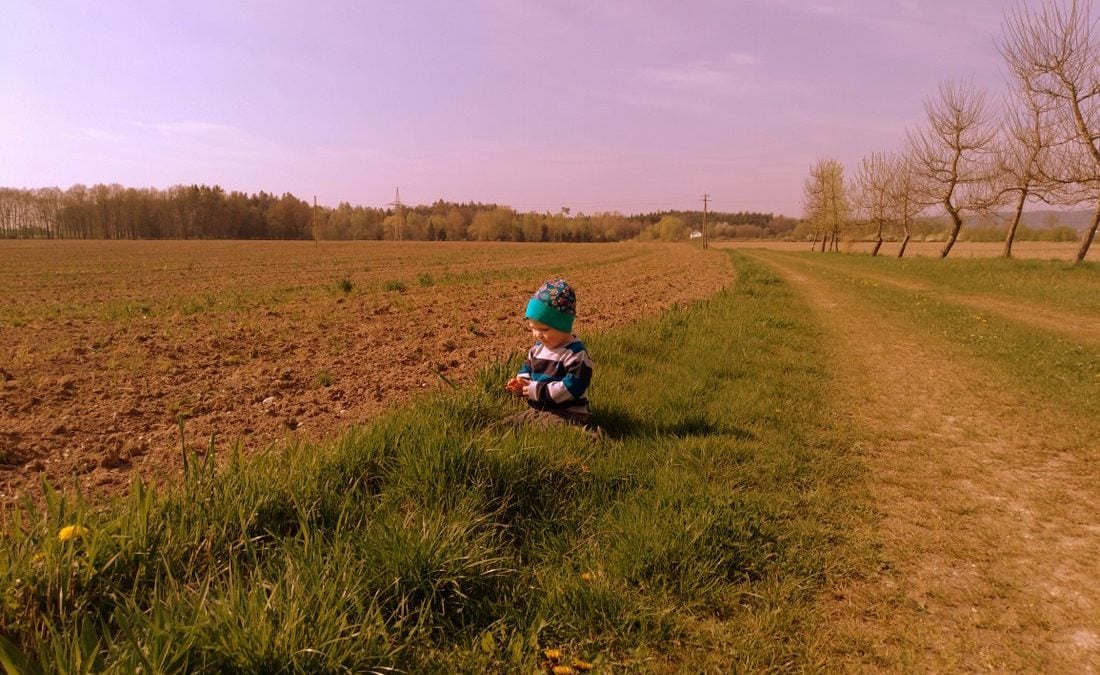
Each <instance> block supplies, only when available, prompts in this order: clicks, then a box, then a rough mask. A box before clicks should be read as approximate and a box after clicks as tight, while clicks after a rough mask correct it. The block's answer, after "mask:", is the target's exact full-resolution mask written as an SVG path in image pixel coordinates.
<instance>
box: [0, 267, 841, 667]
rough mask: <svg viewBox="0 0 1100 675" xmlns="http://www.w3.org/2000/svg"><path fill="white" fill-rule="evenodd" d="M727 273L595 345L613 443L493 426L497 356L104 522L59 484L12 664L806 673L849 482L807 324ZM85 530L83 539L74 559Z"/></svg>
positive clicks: (8, 601) (5, 551)
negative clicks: (475, 378) (465, 375)
mask: <svg viewBox="0 0 1100 675" xmlns="http://www.w3.org/2000/svg"><path fill="white" fill-rule="evenodd" d="M737 260H738V267H739V276H738V279H737V282H736V284H735V285H734V286H733V287H732V288H730V289H728V290H726V291H724V292H722V293H720V294H719V295H718V296H716V297H715V298H713V299H712V300H709V301H707V302H703V303H700V304H698V305H695V306H692V307H688V308H674V309H673V310H671V311H669V312H667V313H665V314H664V315H663V316H661V317H660V318H659V319H656V320H653V321H648V322H644V323H640V324H636V325H634V326H632V327H630V328H628V329H625V330H622V331H619V332H616V333H614V334H608V335H598V336H587V338H588V339H586V342H587V343H588V345H589V348H590V350H591V352H592V353H593V354H594V355H595V358H596V360H597V369H596V378H595V380H594V384H593V389H592V391H591V398H592V400H593V401H594V408H593V412H594V414H595V416H596V419H597V420H598V421H599V422H600V423H601V425H602V426H603V427H604V428H605V430H606V431H607V432H608V435H609V436H610V438H609V439H605V440H594V439H593V438H591V437H590V436H588V435H586V434H585V433H583V432H581V431H580V430H577V429H571V428H565V429H556V430H545V431H535V430H526V431H521V432H518V433H517V432H513V431H508V430H505V429H502V428H499V426H498V425H497V424H496V420H499V419H500V418H502V417H504V416H505V415H507V414H509V413H510V412H512V411H515V410H516V407H515V406H516V402H515V401H513V400H511V399H510V398H508V397H507V396H506V395H505V394H504V393H503V389H502V387H503V383H504V382H505V380H506V379H507V377H508V375H509V374H510V373H512V372H513V369H514V366H515V364H514V363H513V364H497V365H495V366H493V367H490V368H488V369H487V370H486V371H485V372H484V373H482V375H481V376H480V380H479V382H478V383H477V384H476V385H473V386H469V387H466V388H464V389H461V390H459V391H450V390H448V391H447V392H445V393H441V394H438V395H436V396H433V397H430V398H427V399H424V400H422V401H420V402H419V403H417V404H415V405H413V406H410V407H409V408H407V409H403V410H400V411H397V412H394V413H393V414H391V415H389V416H387V417H385V418H383V419H381V420H379V421H377V422H376V423H374V424H372V425H370V426H368V427H366V428H360V429H355V430H352V431H350V432H349V433H348V434H347V435H345V436H344V437H343V438H341V439H339V440H338V441H336V442H334V443H332V444H330V445H326V446H319V447H314V446H303V447H286V448H281V449H276V450H273V451H272V452H269V453H267V454H265V455H262V456H258V457H256V458H255V459H252V460H249V461H245V460H241V459H240V458H239V457H237V456H236V453H234V452H232V451H218V450H217V449H215V448H210V449H209V450H208V451H207V452H206V454H205V456H204V458H202V459H200V458H197V457H192V458H191V461H190V462H189V463H188V464H187V467H188V468H187V472H186V476H185V479H184V481H183V484H182V486H181V487H180V488H179V489H178V490H175V491H172V492H169V493H165V494H158V493H155V492H154V491H152V490H151V489H149V488H147V487H145V486H144V485H142V484H141V483H140V482H138V481H137V480H135V483H134V484H133V487H132V489H131V490H130V494H129V495H128V496H127V497H125V498H123V499H121V500H119V501H117V502H114V503H111V504H109V505H106V506H101V507H97V508H91V507H89V506H87V505H86V504H84V503H83V502H82V501H81V500H80V499H79V497H73V496H67V497H64V496H62V495H60V494H58V493H56V492H53V491H52V490H49V489H48V488H47V489H46V500H45V502H46V503H45V507H44V508H42V509H35V508H33V507H31V506H29V505H28V507H27V510H26V512H25V513H24V514H23V515H22V516H20V517H17V518H14V519H12V521H11V522H9V524H8V526H7V530H6V533H5V534H4V538H3V543H2V545H0V636H2V637H3V638H4V642H3V643H0V647H2V649H0V655H3V658H6V659H8V661H7V662H8V663H14V662H15V661H18V660H21V659H22V660H25V662H26V663H25V664H24V666H25V668H26V669H27V670H28V671H34V670H41V671H44V672H50V671H54V670H59V671H62V672H78V671H85V672H87V671H91V670H103V671H105V672H127V673H129V672H135V671H136V670H137V669H138V668H140V669H142V671H143V672H147V673H151V672H170V671H186V672H193V671H199V672H219V673H221V672H228V673H234V672H240V673H245V672H248V673H251V672H273V671H279V672H344V671H347V670H352V671H357V672H359V671H365V672H372V671H373V672H392V670H390V669H398V670H399V671H404V672H417V673H424V672H429V673H430V672H440V673H451V672H478V673H480V672H515V671H520V672H533V671H534V670H535V669H537V667H538V666H539V664H540V653H541V650H542V649H544V648H547V647H555V648H560V649H562V650H563V652H564V653H565V655H566V657H567V658H568V659H572V658H583V659H586V660H588V661H594V662H596V664H597V667H598V668H601V669H603V670H605V671H614V672H622V671H628V672H629V671H636V672H646V671H650V670H666V671H667V670H670V669H672V670H685V671H689V672H698V671H701V670H708V669H709V670H715V671H720V672H736V671H742V670H778V669H783V670H791V669H799V668H812V667H814V664H815V663H816V661H815V659H816V658H817V656H816V653H817V652H816V651H815V643H816V640H817V638H816V636H815V635H816V634H815V627H816V626H818V625H819V622H820V620H821V617H820V616H819V615H818V609H817V605H816V599H817V596H818V593H819V592H820V590H821V589H822V588H823V587H824V585H826V584H828V583H829V582H830V580H832V579H835V578H836V577H837V576H838V575H843V574H845V573H847V571H848V570H849V569H850V568H851V567H852V565H853V564H854V563H853V561H854V560H856V559H857V558H858V547H859V546H860V543H859V542H854V541H850V540H849V537H850V534H849V533H850V532H851V531H852V529H851V527H850V526H851V525H852V523H853V522H855V521H857V520H859V518H860V517H861V516H860V514H858V513H857V512H856V511H855V506H854V505H853V504H854V502H853V499H852V495H853V492H854V491H855V490H856V489H857V488H858V486H857V485H856V483H858V480H855V477H856V476H858V472H857V471H856V464H855V462H854V460H851V459H849V458H848V457H847V455H846V448H847V447H850V442H849V439H847V438H846V435H845V432H844V431H843V430H842V429H839V428H838V427H837V426H836V424H835V423H834V419H835V418H834V415H833V414H832V413H831V412H830V410H829V408H828V405H827V403H826V401H825V400H824V398H823V396H824V394H823V390H822V386H823V379H824V377H825V373H824V371H823V369H822V366H821V365H820V364H822V363H823V358H822V354H821V351H820V349H819V346H818V342H819V336H818V334H817V331H816V329H815V327H814V326H813V325H811V324H809V323H807V319H806V317H807V316H808V312H807V311H806V308H805V307H804V306H803V305H802V304H801V303H800V302H799V301H798V300H797V299H796V298H795V296H794V295H793V294H792V293H791V292H790V290H789V289H788V288H787V287H786V286H785V285H783V284H782V283H780V282H779V280H778V279H777V278H776V277H775V276H773V275H771V274H770V273H769V272H767V271H766V270H765V269H764V268H763V267H761V266H759V265H757V264H755V263H752V262H750V261H748V260H747V259H745V258H743V257H738V258H737ZM218 452H223V453H225V454H227V455H228V456H227V457H222V458H220V460H219V459H215V456H216V454H217V453H218ZM70 524H80V525H82V526H84V527H86V528H87V530H88V531H87V534H86V535H85V536H83V537H81V538H78V539H73V540H70V541H59V539H58V536H57V534H58V532H59V530H60V529H61V528H62V527H63V526H66V525H70ZM719 643H720V644H721V645H722V648H721V649H716V648H715V645H716V644H719ZM0 661H2V659H0Z"/></svg>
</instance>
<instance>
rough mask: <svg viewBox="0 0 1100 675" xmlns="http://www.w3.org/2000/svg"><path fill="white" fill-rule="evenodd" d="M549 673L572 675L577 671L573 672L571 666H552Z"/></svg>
mask: <svg viewBox="0 0 1100 675" xmlns="http://www.w3.org/2000/svg"><path fill="white" fill-rule="evenodd" d="M550 672H551V673H554V675H574V674H575V673H576V672H577V671H575V670H573V667H572V666H554V667H553V668H551V669H550Z"/></svg>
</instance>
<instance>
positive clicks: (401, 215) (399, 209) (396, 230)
mask: <svg viewBox="0 0 1100 675" xmlns="http://www.w3.org/2000/svg"><path fill="white" fill-rule="evenodd" d="M386 206H392V207H393V211H394V214H395V215H396V216H397V222H396V223H394V224H393V240H394V241H401V229H402V226H403V225H404V224H405V210H404V206H402V204H401V186H398V187H397V196H396V197H395V198H394V200H393V201H392V202H390V203H389V204H386Z"/></svg>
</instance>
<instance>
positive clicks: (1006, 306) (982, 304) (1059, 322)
mask: <svg viewBox="0 0 1100 675" xmlns="http://www.w3.org/2000/svg"><path fill="white" fill-rule="evenodd" d="M786 259H787V260H789V261H790V263H791V264H794V265H798V264H799V262H796V259H795V258H793V257H790V256H789V255H788V257H787V258H786ZM800 262H801V264H804V265H805V264H808V265H814V266H817V267H821V268H825V269H829V270H832V271H834V272H840V273H842V274H848V275H852V276H859V277H861V278H863V279H867V280H869V281H873V282H875V283H881V284H886V285H888V286H892V287H894V288H899V289H902V290H907V291H914V292H918V293H933V294H936V296H937V297H938V298H939V299H941V300H946V301H947V302H952V303H955V304H958V305H965V306H967V307H971V308H973V309H977V310H981V311H986V312H992V313H994V314H999V315H1001V316H1003V317H1005V318H1007V319H1010V320H1012V321H1017V322H1019V323H1023V324H1025V325H1028V326H1031V327H1033V328H1038V329H1040V330H1045V331H1049V332H1052V333H1057V334H1060V335H1063V336H1065V337H1068V338H1071V339H1073V340H1077V341H1079V342H1083V343H1088V344H1093V345H1100V316H1096V315H1095V314H1086V313H1083V312H1073V311H1069V310H1065V309H1056V308H1052V307H1044V306H1041V305H1038V304H1035V303H1030V302H1018V301H1013V300H1006V299H1005V298H1001V297H997V296H992V295H984V294H977V293H959V292H957V291H952V290H950V289H944V288H936V287H935V286H933V285H931V284H928V283H925V282H922V281H918V280H915V279H901V278H897V277H894V276H890V275H888V274H879V273H876V272H870V271H867V270H854V269H851V268H848V267H840V266H837V265H830V264H829V263H828V262H825V261H822V260H806V259H803V260H802V261H800Z"/></svg>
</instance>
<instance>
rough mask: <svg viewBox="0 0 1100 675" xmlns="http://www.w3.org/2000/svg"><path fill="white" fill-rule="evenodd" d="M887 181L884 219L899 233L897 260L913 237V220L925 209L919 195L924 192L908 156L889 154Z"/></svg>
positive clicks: (923, 187)
mask: <svg viewBox="0 0 1100 675" xmlns="http://www.w3.org/2000/svg"><path fill="white" fill-rule="evenodd" d="M888 173H889V176H890V180H889V182H888V183H887V185H886V190H887V196H888V197H889V200H890V201H889V204H890V207H889V209H888V210H887V214H888V219H889V221H890V222H891V223H893V224H894V225H895V226H896V227H897V228H898V229H899V230H900V231H901V232H900V234H901V246H899V247H898V257H899V258H901V257H902V256H904V255H905V248H906V247H907V246H908V245H909V240H910V239H911V238H912V236H913V221H914V220H916V218H917V216H918V215H920V213H921V212H922V211H924V210H925V209H926V208H927V204H926V203H925V202H924V201H923V195H924V194H926V193H927V192H928V189H927V187H925V186H924V184H923V182H922V181H921V175H920V174H919V173H918V171H917V169H916V166H915V164H914V161H913V158H912V156H910V155H908V154H903V155H890V157H889V158H888Z"/></svg>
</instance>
